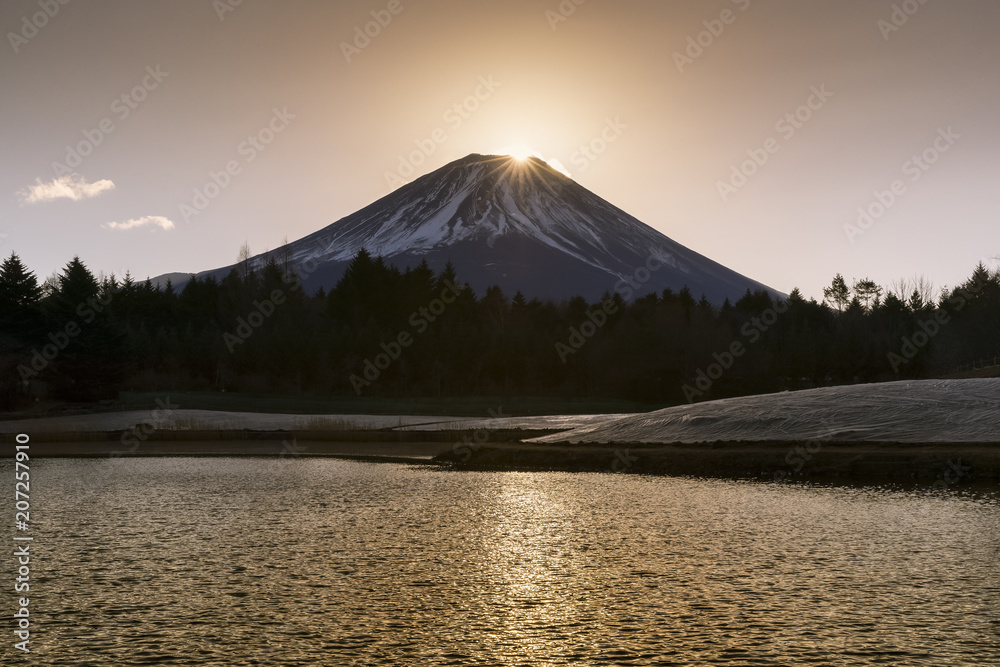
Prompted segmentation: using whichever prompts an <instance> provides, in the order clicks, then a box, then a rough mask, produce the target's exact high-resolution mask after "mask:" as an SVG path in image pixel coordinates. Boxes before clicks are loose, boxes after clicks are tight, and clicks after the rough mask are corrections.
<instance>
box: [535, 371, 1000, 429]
mask: <svg viewBox="0 0 1000 667" xmlns="http://www.w3.org/2000/svg"><path fill="white" fill-rule="evenodd" d="M813 439H821V440H832V441H867V442H926V443H932V442H1000V379H978V380H920V381H912V382H886V383H880V384H865V385H852V386H844V387H824V388H821V389H809V390H805V391H795V392H782V393H778V394H765V395H760V396H745V397H740V398H730V399H723V400H718V401H708V402H705V403H697V404H695V405H683V406H676V407H672V408H666V409H663V410H657V411H656V412H650V413H646V414H641V415H630V416H627V417H623V418H620V419H613V420H609V421H605V422H603V423H596V424H592V425H589V426H583V427H581V428H577V429H574V430H572V431H568V432H564V433H558V434H555V435H550V436H545V437H542V438H536V439H534V440H532V441H531V442H541V443H544V442H565V441H569V442H591V443H606V442H650V443H668V442H686V443H694V442H714V441H717V440H729V441H733V440H746V441H752V440H756V441H762V440H795V441H804V440H813Z"/></svg>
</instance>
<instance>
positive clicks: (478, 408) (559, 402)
mask: <svg viewBox="0 0 1000 667" xmlns="http://www.w3.org/2000/svg"><path fill="white" fill-rule="evenodd" d="M167 398H169V402H170V404H171V405H176V406H177V407H178V408H181V409H186V410H215V411H225V412H260V413H280V414H298V415H302V414H315V415H345V414H346V415H426V416H433V417H441V416H450V417H476V418H483V419H485V418H487V417H490V416H493V415H494V414H496V415H497V416H500V415H503V416H509V417H534V416H539V415H581V414H619V413H637V412H649V411H651V410H659V409H660V408H663V407H666V406H665V405H662V404H656V405H654V404H648V403H636V402H634V401H626V400H620V399H614V398H563V397H551V396H456V397H446V398H404V397H400V398H385V397H368V396H287V395H276V394H275V395H272V394H238V393H223V392H208V391H205V392H183V391H181V392H170V391H163V392H143V391H123V392H121V393H120V394H119V395H118V400H116V401H108V402H104V403H102V404H90V405H87V404H50V405H47V406H45V407H44V409H34V410H28V411H24V412H22V413H19V414H10V415H7V418H8V419H14V418H25V417H39V416H56V415H61V414H86V413H90V412H108V411H124V410H153V409H156V408H157V407H159V404H158V403H157V401H159V402H160V403H161V404H162V402H163V401H164V400H165V399H167Z"/></svg>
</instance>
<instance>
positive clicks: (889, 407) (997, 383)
mask: <svg viewBox="0 0 1000 667" xmlns="http://www.w3.org/2000/svg"><path fill="white" fill-rule="evenodd" d="M501 413H502V409H501ZM139 423H150V424H153V425H154V426H156V427H157V428H159V429H179V430H184V429H205V430H212V429H221V430H235V429H250V430H260V431H273V430H305V429H331V430H337V429H386V428H391V429H398V430H407V431H410V430H412V431H436V430H457V429H461V430H466V429H468V430H473V429H487V430H496V429H526V430H541V429H559V430H560V431H561V432H560V433H556V434H554V435H549V436H545V437H541V438H535V439H533V440H530V441H529V442H539V443H546V442H566V441H569V442H589V443H606V442H650V443H668V442H686V443H693V442H714V441H716V440H728V441H734V440H744V441H763V440H789V441H793V440H794V441H802V440H812V439H821V440H831V441H868V442H927V443H931V442H1000V379H980V380H920V381H912V382H886V383H881V384H865V385H852V386H845V387H825V388H822V389H809V390H806V391H795V392H782V393H779V394H764V395H760V396H744V397H740V398H728V399H723V400H718V401H708V402H705V403H697V404H695V405H681V406H676V407H672V408H665V409H663V410H657V411H656V412H649V413H645V414H636V415H621V414H612V415H553V416H547V417H500V418H489V419H470V418H468V417H426V416H409V415H289V414H266V413H256V412H216V411H209V410H172V411H170V412H157V411H151V410H137V411H130V412H111V413H101V414H91V415H73V416H69V415H67V416H60V417H49V418H44V419H22V420H16V421H0V433H28V434H31V433H43V432H44V433H60V432H91V431H112V430H123V429H128V428H131V427H133V426H135V425H136V424H139Z"/></svg>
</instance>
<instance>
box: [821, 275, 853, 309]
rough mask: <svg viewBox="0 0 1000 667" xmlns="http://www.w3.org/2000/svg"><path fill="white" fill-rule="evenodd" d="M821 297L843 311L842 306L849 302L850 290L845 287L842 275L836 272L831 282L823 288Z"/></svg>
mask: <svg viewBox="0 0 1000 667" xmlns="http://www.w3.org/2000/svg"><path fill="white" fill-rule="evenodd" d="M823 299H824V301H828V302H830V303H832V304H833V305H834V306H836V308H837V310H838V311H840V312H844V308H846V307H847V304H849V303H850V302H851V291H850V290H849V289H848V288H847V281H845V280H844V276H842V275H840V274H839V273H838V274H837V275H836V276H834V278H833V283H832V284H831V285H830V286H829V287H824V288H823Z"/></svg>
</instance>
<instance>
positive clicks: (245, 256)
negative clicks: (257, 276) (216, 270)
mask: <svg viewBox="0 0 1000 667" xmlns="http://www.w3.org/2000/svg"><path fill="white" fill-rule="evenodd" d="M251 256H252V255H251V254H250V244H249V243H248V242H247V241H244V242H243V245H241V246H240V254H239V256H238V257H237V258H236V262H237V263H238V264H239V265H240V271H241V272H242V273H243V280H244V281H246V279H247V278H248V277H249V276H250V257H251Z"/></svg>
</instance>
